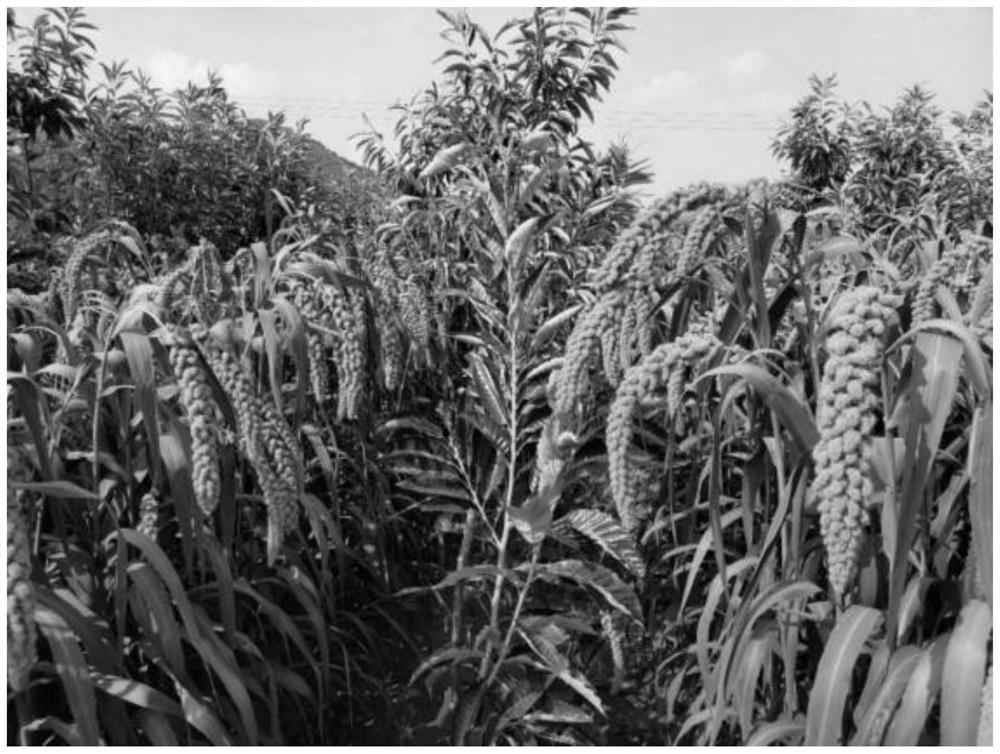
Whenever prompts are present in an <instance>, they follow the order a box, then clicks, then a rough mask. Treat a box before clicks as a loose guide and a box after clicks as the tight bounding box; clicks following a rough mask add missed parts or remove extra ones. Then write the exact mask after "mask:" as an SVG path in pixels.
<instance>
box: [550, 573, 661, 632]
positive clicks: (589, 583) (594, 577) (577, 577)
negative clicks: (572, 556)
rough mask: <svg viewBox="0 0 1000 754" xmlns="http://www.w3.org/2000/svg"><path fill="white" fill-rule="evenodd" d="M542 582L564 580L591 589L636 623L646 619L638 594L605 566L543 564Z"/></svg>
mask: <svg viewBox="0 0 1000 754" xmlns="http://www.w3.org/2000/svg"><path fill="white" fill-rule="evenodd" d="M537 574H538V576H539V577H541V578H546V577H547V578H550V579H551V578H553V577H556V578H563V579H569V580H570V581H575V582H576V583H577V584H579V585H581V586H584V587H590V588H591V589H594V590H595V591H596V592H598V593H599V594H600V595H601V596H602V597H603V598H604V599H605V600H606V601H607V603H608V604H609V605H611V606H612V607H613V608H615V609H616V610H619V611H620V612H622V613H624V614H625V615H627V616H628V617H630V618H632V619H634V620H637V621H639V620H641V619H642V608H641V607H640V605H639V598H638V597H637V596H636V593H635V590H634V589H632V587H630V586H628V585H627V584H626V583H625V582H623V581H622V580H621V579H619V578H618V577H617V576H615V575H614V573H612V572H611V571H609V570H608V569H607V568H605V567H604V566H600V565H597V564H596V563H587V562H584V561H581V560H559V561H557V562H555V563H543V564H540V565H539V566H538V568H537Z"/></svg>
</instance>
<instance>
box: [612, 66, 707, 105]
mask: <svg viewBox="0 0 1000 754" xmlns="http://www.w3.org/2000/svg"><path fill="white" fill-rule="evenodd" d="M697 80H698V77H697V76H695V75H694V74H693V73H691V72H690V71H684V70H680V69H675V70H672V71H667V72H666V73H658V74H656V75H655V76H653V78H652V79H651V80H650V81H649V83H648V84H643V85H642V86H640V87H637V88H636V89H634V90H633V91H632V92H630V93H629V100H631V101H632V102H634V103H636V104H639V105H649V104H654V103H659V102H669V101H671V100H676V99H678V98H679V97H682V96H683V95H685V94H687V93H688V92H689V91H691V89H692V88H693V87H694V85H695V83H696V82H697Z"/></svg>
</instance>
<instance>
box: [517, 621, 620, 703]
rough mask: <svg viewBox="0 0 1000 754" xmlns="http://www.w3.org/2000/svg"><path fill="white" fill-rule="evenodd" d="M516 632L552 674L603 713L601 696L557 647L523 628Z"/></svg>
mask: <svg viewBox="0 0 1000 754" xmlns="http://www.w3.org/2000/svg"><path fill="white" fill-rule="evenodd" d="M518 633H519V634H520V635H521V637H522V638H523V639H524V640H525V641H526V642H527V643H528V646H529V647H531V649H532V650H533V651H534V652H535V654H537V655H538V656H539V657H540V658H541V659H542V662H544V663H545V665H546V666H547V667H548V668H549V670H550V671H551V672H552V674H553V675H554V676H556V677H557V678H558V679H559V680H561V681H562V682H563V683H565V684H566V685H567V686H569V687H570V688H571V689H573V690H574V691H575V692H576V693H578V694H579V695H580V696H582V697H583V698H584V699H586V700H587V701H588V702H589V703H590V704H591V705H592V706H593V707H594V709H596V710H597V711H598V712H600V713H601V714H604V706H603V705H602V704H601V698H600V697H599V696H598V695H597V692H596V691H594V689H593V687H592V686H591V685H590V683H589V682H588V681H587V679H586V678H584V677H582V676H580V675H578V674H577V673H575V672H574V671H573V670H572V668H571V667H570V664H569V660H567V659H566V658H565V657H564V656H563V655H562V654H561V653H560V652H559V650H558V649H556V648H555V647H554V646H553V645H552V644H551V643H550V642H549V641H548V640H546V639H545V638H543V637H541V636H539V635H538V634H532V633H531V632H530V631H526V630H524V629H523V628H519V629H518Z"/></svg>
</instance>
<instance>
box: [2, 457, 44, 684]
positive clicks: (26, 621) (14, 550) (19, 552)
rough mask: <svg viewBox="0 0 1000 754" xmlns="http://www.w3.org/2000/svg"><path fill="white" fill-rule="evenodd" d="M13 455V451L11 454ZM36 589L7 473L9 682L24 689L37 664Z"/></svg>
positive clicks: (18, 508) (20, 516)
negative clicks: (32, 583) (32, 581)
mask: <svg viewBox="0 0 1000 754" xmlns="http://www.w3.org/2000/svg"><path fill="white" fill-rule="evenodd" d="M8 458H9V454H8ZM36 637H37V630H36V627H35V591H34V588H33V587H32V585H31V549H30V546H29V540H28V525H27V522H26V521H25V518H24V513H23V511H22V510H21V496H20V495H19V494H18V491H17V490H15V489H14V488H13V487H12V485H11V477H10V476H8V477H7V683H8V684H10V687H11V689H13V690H14V691H15V692H18V691H22V690H23V689H24V688H25V687H26V686H27V682H28V674H29V673H30V672H31V668H32V666H34V664H35V660H36V659H37V656H36V654H35V639H36Z"/></svg>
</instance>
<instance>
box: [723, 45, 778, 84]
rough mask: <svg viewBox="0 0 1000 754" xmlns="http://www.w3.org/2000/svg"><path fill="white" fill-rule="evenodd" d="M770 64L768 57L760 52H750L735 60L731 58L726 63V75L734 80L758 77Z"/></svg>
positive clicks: (738, 56)
mask: <svg viewBox="0 0 1000 754" xmlns="http://www.w3.org/2000/svg"><path fill="white" fill-rule="evenodd" d="M769 62H770V60H769V58H768V57H767V55H765V54H764V53H762V52H761V51H760V50H750V51H749V52H744V53H743V54H742V55H737V56H736V57H735V58H729V59H728V60H727V61H726V62H725V67H726V73H728V74H729V75H730V76H732V77H733V78H745V77H750V76H756V75H757V74H758V73H760V72H761V71H763V70H764V69H765V68H766V67H767V64H768V63H769Z"/></svg>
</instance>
